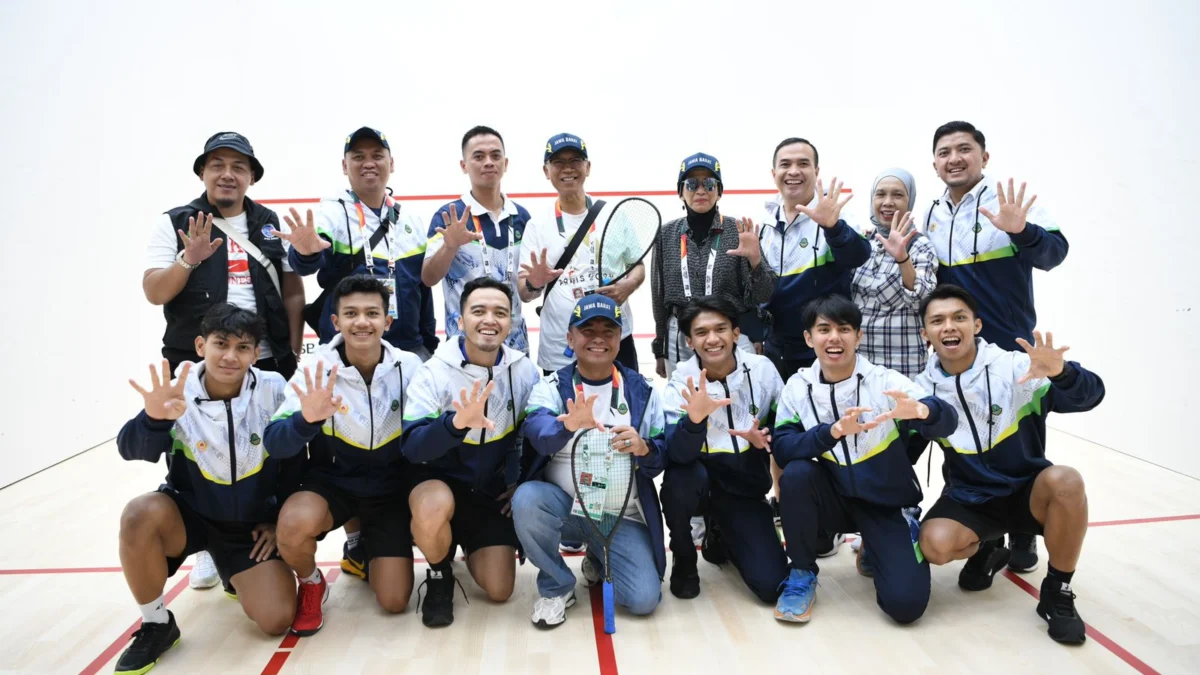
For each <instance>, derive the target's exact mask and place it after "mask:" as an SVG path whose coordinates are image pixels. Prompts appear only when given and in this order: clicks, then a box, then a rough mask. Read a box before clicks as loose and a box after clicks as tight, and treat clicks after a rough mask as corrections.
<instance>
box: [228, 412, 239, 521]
mask: <svg viewBox="0 0 1200 675" xmlns="http://www.w3.org/2000/svg"><path fill="white" fill-rule="evenodd" d="M224 403H225V418H226V419H227V420H228V421H229V487H230V489H231V490H232V491H233V517H234V520H237V519H238V516H239V515H240V514H239V511H238V498H237V444H236V443H235V441H234V437H233V405H232V404H231V403H230V402H229V401H225V402H224Z"/></svg>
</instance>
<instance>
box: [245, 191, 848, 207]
mask: <svg viewBox="0 0 1200 675" xmlns="http://www.w3.org/2000/svg"><path fill="white" fill-rule="evenodd" d="M777 192H778V190H725V191H724V192H723V193H722V194H727V195H767V196H769V195H773V194H776V193H777ZM842 192H850V190H849V189H843V190H842ZM588 194H589V195H592V196H593V197H674V196H676V195H677V194H679V193H677V192H676V191H674V190H629V191H624V192H622V191H613V190H610V191H607V192H589V193H588ZM461 196H462V193H461V192H460V193H458V194H453V195H392V199H395V200H396V201H401V202H404V201H409V202H421V201H438V200H445V201H454V200H456V199H458V198H459V197H461ZM505 196H506V197H510V198H512V199H540V198H543V197H545V198H549V197H557V196H558V193H557V192H510V193H508V194H507V195H505ZM257 201H258V203H259V204H316V203H317V202H319V201H321V200H320V199H319V198H317V197H300V198H298V199H259V200H257Z"/></svg>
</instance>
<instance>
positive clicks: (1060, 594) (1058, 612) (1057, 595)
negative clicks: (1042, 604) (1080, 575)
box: [1050, 590, 1075, 618]
mask: <svg viewBox="0 0 1200 675" xmlns="http://www.w3.org/2000/svg"><path fill="white" fill-rule="evenodd" d="M1050 607H1051V608H1052V609H1053V610H1054V614H1055V616H1063V617H1068V618H1070V617H1074V616H1075V592H1074V591H1064V590H1057V591H1054V597H1052V598H1051V599H1050Z"/></svg>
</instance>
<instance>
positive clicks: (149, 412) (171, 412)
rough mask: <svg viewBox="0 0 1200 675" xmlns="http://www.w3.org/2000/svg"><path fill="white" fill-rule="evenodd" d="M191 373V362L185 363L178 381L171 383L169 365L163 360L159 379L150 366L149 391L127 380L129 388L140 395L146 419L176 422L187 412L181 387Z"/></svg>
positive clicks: (131, 379) (131, 380) (130, 379)
mask: <svg viewBox="0 0 1200 675" xmlns="http://www.w3.org/2000/svg"><path fill="white" fill-rule="evenodd" d="M191 371H192V364H191V362H185V363H184V364H183V370H181V371H179V379H177V380H175V381H174V382H171V365H170V364H169V363H167V360H166V359H163V362H162V377H161V378H160V377H159V374H158V372H157V371H155V370H154V364H150V391H146V390H145V389H142V387H141V385H139V384H138V383H137V382H135V381H134V380H133V378H129V386H131V387H133V388H134V389H135V390H137V393H139V394H141V395H142V401H143V403H144V405H145V408H146V416H147V417H149V418H150V419H153V420H177V419H179V418H180V417H182V416H183V412H184V411H185V410H187V398H186V397H184V395H183V386H184V383H186V382H187V377H188V373H190V372H191Z"/></svg>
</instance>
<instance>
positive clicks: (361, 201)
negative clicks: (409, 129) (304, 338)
mask: <svg viewBox="0 0 1200 675" xmlns="http://www.w3.org/2000/svg"><path fill="white" fill-rule="evenodd" d="M395 168H396V160H395V158H394V157H393V156H392V148H391V145H390V144H389V143H388V140H387V136H384V135H383V132H381V131H378V130H376V129H372V128H370V127H362V128H360V129H358V130H356V131H355V132H353V133H352V134H350V135H349V136H347V137H346V142H345V145H344V146H343V148H342V173H343V174H345V175H346V177H347V178H349V180H350V189H348V190H342V191H341V192H339V193H338V194H337V195H335V196H333V197H329V198H327V199H324V200H322V201H321V203H320V204H319V205H318V206H317V211H316V214H315V218H314V214H313V212H312V211H311V210H310V211H309V212H308V214H307V217H306V218H305V219H304V220H301V219H300V214H299V213H297V212H296V209H292V210H291V216H284V220H285V221H287V224H288V228H289V229H290V230H291V231H290V233H288V234H284V233H282V232H281V233H278V236H279V237H280V238H282V239H284V240H286V241H287V242H288V243H290V244H291V251H290V252H289V253H288V262H290V263H291V266H292V268H293V269H295V270H296V272H297V273H299V274H300V275H301V276H308V275H310V274H314V273H315V274H316V275H317V283H318V284H320V286H321V288H322V289H325V290H324V291H323V292H322V293H321V295H320V296H319V297H318V298H317V299H316V300H314V301H313V305H312V306H311V309H312V310H315V313H316V314H319V319H318V320H317V321H316V322H315V323H316V324H317V325H316V326H314V328H315V329H316V330H317V332H318V334H319V335H320V340H321V344H325V343H327V342H329V341H330V340H331V339H333V336H334V334H335V333H336V330H335V329H334V327H333V320H332V318H333V304H332V297H331V295H332V294H331V293H330V291H331V290H332V289H333V288H334V287H336V286H337V284H338V282H340V281H341V280H342V279H345V278H346V277H348V276H353V275H358V274H366V275H369V276H374V277H378V278H379V279H381V280H382V281H383V282H384V283H385V284H387V285H388V288H389V290H390V291H391V293H392V296H391V297H392V300H391V304H390V305H389V306H388V315H389V316H391V317H392V325H391V327H390V328H389V329H388V331H387V333H385V334H384V336H383V339H384V340H385V341H387V342H388V343H389V344H391V345H392V346H393V347H395V348H397V349H402V350H404V351H406V352H411V353H413V354H416V355H417V356H419V357H420V358H421V360H422V361H425V360H428V359H429V356H430V355H431V354H432V353H433V350H434V349H436V348H437V343H438V339H437V334H436V327H437V325H436V321H437V320H436V318H435V317H434V313H433V292H432V291H431V290H430V288H429V287H428V286H426V285H425V284H423V283H421V265H422V263H423V262H424V260H425V244H426V237H425V227H424V225H423V224H422V223H421V221H420V219H419V218H417V215H416V213H414V212H413V211H412V209H405V208H404V207H403V205H401V204H400V203H399V202H397V201H395V200H394V199H392V197H391V195H390V194H389V190H388V186H387V184H388V178H389V177H390V176H391V175H392V171H394V170H395ZM314 225H315V226H314ZM316 314H314V316H316Z"/></svg>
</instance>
